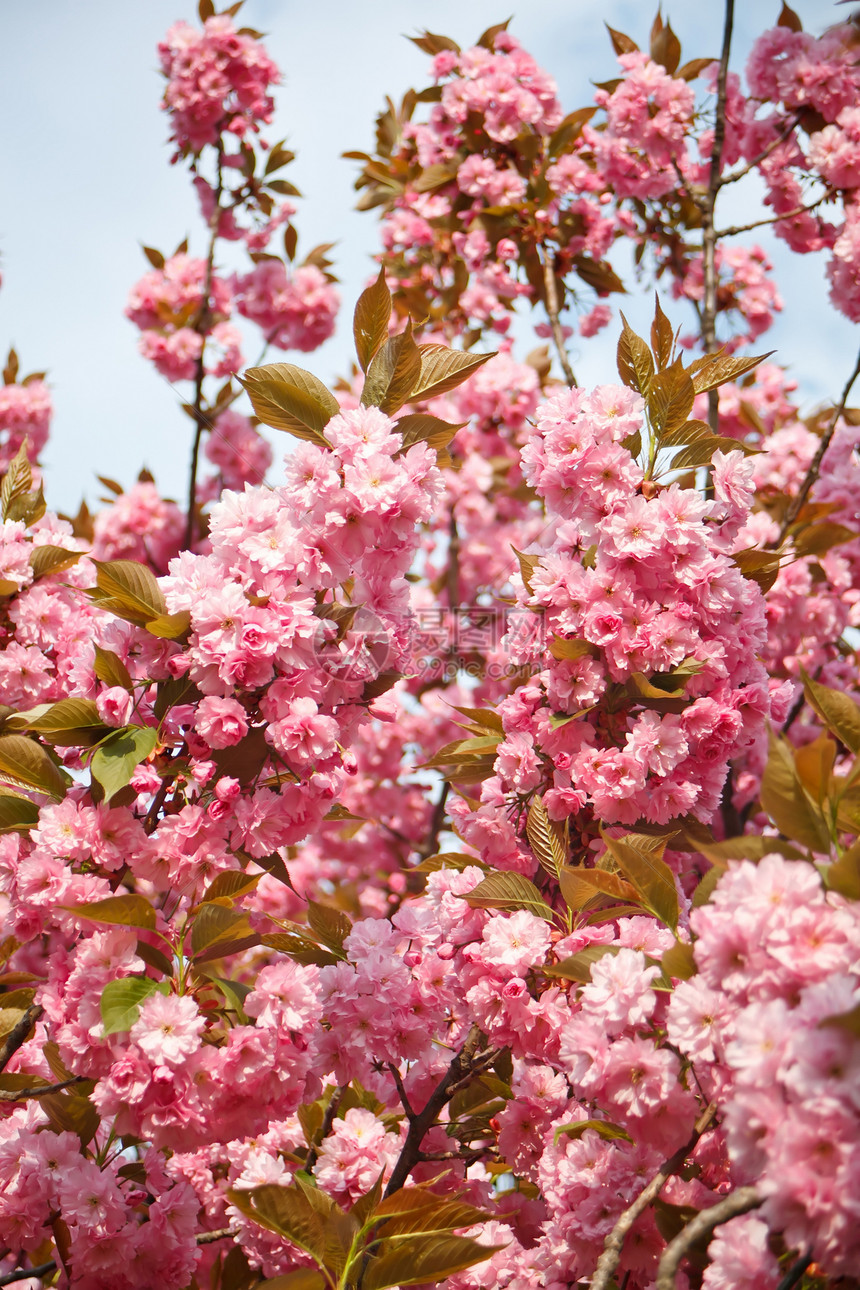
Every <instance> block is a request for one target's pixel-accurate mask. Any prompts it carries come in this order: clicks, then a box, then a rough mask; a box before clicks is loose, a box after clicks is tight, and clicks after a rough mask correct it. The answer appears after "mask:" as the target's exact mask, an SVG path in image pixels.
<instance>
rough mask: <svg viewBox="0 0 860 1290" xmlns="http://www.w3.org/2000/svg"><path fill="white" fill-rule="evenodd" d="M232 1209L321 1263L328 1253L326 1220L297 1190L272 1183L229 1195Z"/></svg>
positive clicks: (305, 1195)
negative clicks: (234, 1207) (326, 1249)
mask: <svg viewBox="0 0 860 1290" xmlns="http://www.w3.org/2000/svg"><path fill="white" fill-rule="evenodd" d="M227 1199H228V1200H229V1202H230V1204H231V1205H235V1206H236V1208H237V1209H238V1210H239V1211H240V1212H241V1213H242V1214H245V1215H246V1217H247V1218H250V1219H253V1221H254V1222H255V1223H259V1224H260V1226H261V1227H266V1228H268V1230H269V1231H270V1232H277V1234H278V1235H279V1236H285V1237H286V1238H287V1240H288V1241H292V1242H293V1244H294V1245H298V1247H299V1249H302V1250H304V1251H305V1253H307V1254H310V1255H311V1257H312V1258H315V1259H316V1260H317V1261H318V1262H320V1263H321V1262H322V1258H323V1256H324V1253H325V1245H326V1241H325V1220H324V1219H323V1217H322V1215H321V1214H320V1213H318V1211H317V1210H316V1209H315V1207H314V1206H313V1205H312V1204H311V1201H310V1200H309V1198H308V1196H307V1194H306V1193H305V1192H303V1191H301V1190H300V1188H299V1187H297V1186H292V1187H280V1186H278V1185H277V1184H275V1183H270V1184H268V1185H266V1186H263V1187H253V1188H251V1189H250V1190H248V1191H244V1190H243V1191H238V1190H235V1189H231V1190H229V1191H228V1192H227Z"/></svg>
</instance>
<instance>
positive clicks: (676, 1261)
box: [654, 1187, 763, 1290]
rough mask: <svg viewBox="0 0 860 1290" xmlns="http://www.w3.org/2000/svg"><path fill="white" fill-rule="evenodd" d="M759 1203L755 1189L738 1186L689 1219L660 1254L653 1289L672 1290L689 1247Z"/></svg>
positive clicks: (759, 1199) (755, 1207)
mask: <svg viewBox="0 0 860 1290" xmlns="http://www.w3.org/2000/svg"><path fill="white" fill-rule="evenodd" d="M762 1200H763V1197H761V1196H759V1194H758V1192H757V1191H756V1189H755V1187H739V1188H738V1190H737V1191H733V1192H732V1193H731V1195H729V1196H725V1197H724V1198H723V1199H722V1200H721V1201H719V1202H718V1203H717V1204H716V1205H712V1206H711V1208H710V1209H703V1210H702V1211H701V1213H700V1214H697V1215H696V1217H695V1218H692V1219H690V1222H689V1223H688V1224H687V1226H686V1227H685V1228H684V1229H683V1230H682V1231H680V1232H679V1233H678V1235H677V1236H676V1237H675V1239H674V1241H670V1242H669V1244H668V1245H667V1246H666V1248H665V1250H664V1251H663V1257H662V1259H661V1260H660V1266H659V1268H658V1269H657V1280H656V1282H655V1287H654V1290H675V1275H676V1273H677V1271H678V1268H679V1267H680V1266H681V1260H682V1259H683V1257H684V1255H685V1254H686V1253H687V1251H688V1250H689V1248H690V1246H691V1245H695V1244H696V1242H697V1241H699V1240H701V1238H702V1237H703V1236H707V1235H708V1234H709V1233H710V1232H713V1230H714V1228H715V1227H719V1225H720V1223H727V1222H728V1221H729V1219H730V1218H737V1216H738V1215H739V1214H746V1213H748V1212H749V1211H750V1210H751V1209H757V1208H758V1207H759V1205H761V1203H762Z"/></svg>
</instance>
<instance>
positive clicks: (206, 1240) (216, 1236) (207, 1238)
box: [196, 1227, 239, 1245]
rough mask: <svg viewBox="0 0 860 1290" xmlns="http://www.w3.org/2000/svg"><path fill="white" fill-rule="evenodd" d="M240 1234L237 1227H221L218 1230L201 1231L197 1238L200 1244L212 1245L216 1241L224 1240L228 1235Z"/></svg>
mask: <svg viewBox="0 0 860 1290" xmlns="http://www.w3.org/2000/svg"><path fill="white" fill-rule="evenodd" d="M238 1235H239V1233H238V1231H237V1230H236V1228H235V1227H221V1228H219V1229H218V1231H217V1232H200V1233H199V1235H198V1236H197V1238H196V1240H197V1244H198V1245H212V1244H213V1243H214V1242H215V1241H223V1240H225V1239H226V1238H227V1237H228V1236H238Z"/></svg>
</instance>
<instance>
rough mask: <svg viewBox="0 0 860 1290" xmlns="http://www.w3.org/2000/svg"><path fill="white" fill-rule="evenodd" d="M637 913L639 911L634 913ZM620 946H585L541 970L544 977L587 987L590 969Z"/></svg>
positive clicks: (616, 951)
mask: <svg viewBox="0 0 860 1290" xmlns="http://www.w3.org/2000/svg"><path fill="white" fill-rule="evenodd" d="M636 912H637V913H639V910H637V911H636ZM620 948H621V946H620V945H587V946H586V947H585V949H584V950H578V951H577V953H576V954H571V955H570V956H569V957H568V958H566V959H562V960H561V962H560V963H556V964H554V965H552V966H550V967H544V968H541V971H542V972H543V973H544V975H545V976H551V977H559V978H561V980H563V981H578V982H579V983H580V985H588V982H589V981H590V980H591V969H592V967H593V966H594V964H595V963H597V962H598V960H599V959H602V958H603V956H604V954H617V953H618V951H619V949H620Z"/></svg>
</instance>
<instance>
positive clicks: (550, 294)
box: [543, 251, 577, 388]
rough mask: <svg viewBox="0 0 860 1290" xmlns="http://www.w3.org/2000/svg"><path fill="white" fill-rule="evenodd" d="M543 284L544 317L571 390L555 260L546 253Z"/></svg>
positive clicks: (571, 372)
mask: <svg viewBox="0 0 860 1290" xmlns="http://www.w3.org/2000/svg"><path fill="white" fill-rule="evenodd" d="M543 284H544V294H545V296H546V300H545V301H544V305H545V308H546V316H547V318H549V325H550V328H551V329H552V339H553V344H554V345H555V352H556V353H557V354H558V361H559V363H561V370H562V371H563V372H564V379H565V380H566V381H567V383H568V385H569V386H570V387H571V388H573V387H574V386H575V385H576V384H577V381H576V377H575V376H574V374H573V368H572V367H571V365H570V359H569V358H568V356H567V350H566V349H565V345H564V332H563V331H562V328H561V319H560V317H559V314H560V312H561V306H560V304H559V299H558V284H557V282H556V280H555V260H554V258H553V257H552V255H550V253H549V252H548V251H547V253H546V259H545V261H544V266H543Z"/></svg>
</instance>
